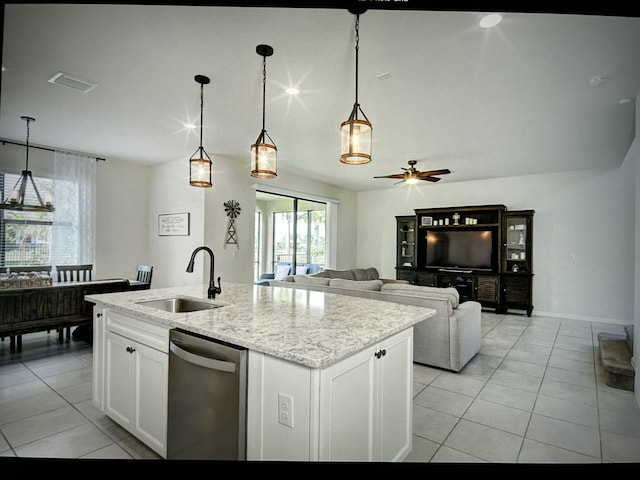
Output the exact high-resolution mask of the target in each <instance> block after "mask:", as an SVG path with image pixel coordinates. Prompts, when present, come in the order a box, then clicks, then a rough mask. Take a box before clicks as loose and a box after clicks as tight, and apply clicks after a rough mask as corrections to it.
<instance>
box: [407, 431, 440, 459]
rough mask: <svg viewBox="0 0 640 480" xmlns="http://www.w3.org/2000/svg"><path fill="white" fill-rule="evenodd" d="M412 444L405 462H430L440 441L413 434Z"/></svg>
mask: <svg viewBox="0 0 640 480" xmlns="http://www.w3.org/2000/svg"><path fill="white" fill-rule="evenodd" d="M412 444H413V446H412V449H411V452H410V453H409V455H407V456H406V458H405V459H404V461H405V462H429V461H430V460H431V458H432V457H433V455H434V453H436V450H438V447H439V446H440V444H439V443H436V442H432V441H431V440H427V439H426V438H422V437H419V436H417V435H414V436H413V439H412Z"/></svg>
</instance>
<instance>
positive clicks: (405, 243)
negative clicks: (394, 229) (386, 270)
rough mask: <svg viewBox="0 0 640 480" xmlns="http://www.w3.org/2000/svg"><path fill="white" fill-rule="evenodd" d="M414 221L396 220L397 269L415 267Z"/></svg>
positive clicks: (412, 219)
mask: <svg viewBox="0 0 640 480" xmlns="http://www.w3.org/2000/svg"><path fill="white" fill-rule="evenodd" d="M415 251H416V231H415V219H414V218H413V217H411V219H407V220H398V259H397V265H396V266H398V267H410V268H411V267H415Z"/></svg>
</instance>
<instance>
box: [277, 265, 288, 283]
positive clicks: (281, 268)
mask: <svg viewBox="0 0 640 480" xmlns="http://www.w3.org/2000/svg"><path fill="white" fill-rule="evenodd" d="M290 269H291V266H290V265H278V266H276V271H275V273H274V275H273V279H274V280H282V279H283V278H284V277H286V276H287V275H289V270H290Z"/></svg>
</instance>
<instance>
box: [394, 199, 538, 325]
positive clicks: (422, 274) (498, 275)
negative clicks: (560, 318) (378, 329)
mask: <svg viewBox="0 0 640 480" xmlns="http://www.w3.org/2000/svg"><path fill="white" fill-rule="evenodd" d="M533 214H534V211H533V210H519V211H507V207H506V206H504V205H476V206H459V207H442V208H420V209H416V210H415V215H413V216H410V215H405V216H397V217H396V225H397V245H396V278H398V279H401V280H408V281H410V282H412V283H415V284H418V285H428V286H437V287H454V288H456V289H457V290H458V292H459V293H460V298H461V300H476V301H478V302H480V303H481V304H482V306H483V307H486V308H492V309H495V310H496V311H499V312H506V311H507V310H509V309H522V310H526V312H527V315H529V316H531V312H532V310H533V305H532V290H533V262H532V251H533V249H532V246H533ZM408 258H410V260H408Z"/></svg>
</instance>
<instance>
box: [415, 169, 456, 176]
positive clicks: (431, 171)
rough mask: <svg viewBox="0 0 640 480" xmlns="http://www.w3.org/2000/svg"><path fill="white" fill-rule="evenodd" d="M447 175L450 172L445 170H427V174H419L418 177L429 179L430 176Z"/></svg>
mask: <svg viewBox="0 0 640 480" xmlns="http://www.w3.org/2000/svg"><path fill="white" fill-rule="evenodd" d="M447 173H451V171H450V170H448V169H446V168H443V169H441V170H429V171H428V172H420V173H419V175H423V176H425V177H430V176H432V175H445V174H447Z"/></svg>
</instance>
